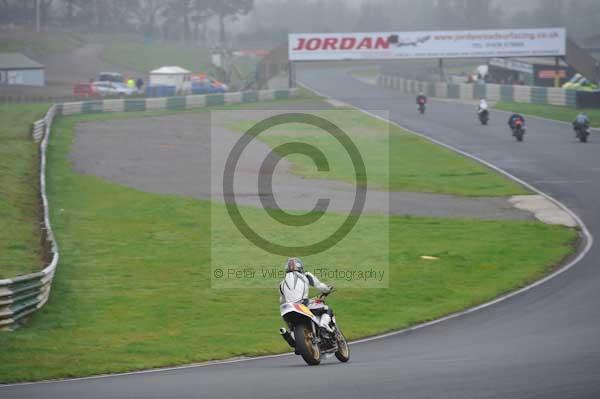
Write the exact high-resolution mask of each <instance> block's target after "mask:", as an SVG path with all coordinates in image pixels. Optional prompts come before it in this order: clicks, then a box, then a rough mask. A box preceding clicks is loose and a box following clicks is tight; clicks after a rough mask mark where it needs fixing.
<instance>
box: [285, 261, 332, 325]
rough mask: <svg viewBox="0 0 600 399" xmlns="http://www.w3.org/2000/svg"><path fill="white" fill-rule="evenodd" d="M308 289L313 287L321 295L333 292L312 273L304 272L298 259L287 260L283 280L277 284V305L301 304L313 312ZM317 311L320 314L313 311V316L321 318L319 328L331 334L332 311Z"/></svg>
mask: <svg viewBox="0 0 600 399" xmlns="http://www.w3.org/2000/svg"><path fill="white" fill-rule="evenodd" d="M309 287H315V288H316V289H317V290H319V291H320V292H321V293H322V294H329V293H331V292H332V291H333V287H332V286H328V285H326V284H323V283H322V282H320V281H319V279H318V278H316V277H315V276H314V275H313V274H312V273H309V272H306V271H304V265H303V264H302V261H301V260H300V259H299V258H289V259H288V261H287V264H286V266H285V278H284V279H283V281H282V282H281V283H280V284H279V294H280V295H279V303H281V304H284V303H290V302H293V303H302V304H304V305H306V306H308V308H309V309H311V310H313V309H312V308H311V306H312V305H313V304H314V302H313V301H311V300H309V298H308V290H309ZM319 310H322V312H320V311H316V310H313V314H315V316H317V317H319V316H320V317H321V327H322V328H324V329H326V330H327V331H328V332H333V329H332V326H331V322H332V320H333V311H332V310H331V309H330V308H329V307H328V306H324V307H320V309H319ZM320 313H322V314H320Z"/></svg>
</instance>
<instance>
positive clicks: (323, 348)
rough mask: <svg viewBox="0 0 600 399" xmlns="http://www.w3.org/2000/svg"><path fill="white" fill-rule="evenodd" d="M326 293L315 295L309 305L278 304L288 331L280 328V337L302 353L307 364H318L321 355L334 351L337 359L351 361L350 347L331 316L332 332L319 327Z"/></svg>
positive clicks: (299, 353) (297, 353) (297, 351)
mask: <svg viewBox="0 0 600 399" xmlns="http://www.w3.org/2000/svg"><path fill="white" fill-rule="evenodd" d="M325 297H326V295H325V294H322V295H321V296H319V297H317V298H314V299H313V300H312V301H311V302H310V304H309V306H306V305H304V304H302V303H295V302H294V303H291V302H290V303H284V304H282V305H281V307H280V312H281V317H282V318H283V320H284V321H285V322H286V323H287V325H288V327H289V331H288V330H287V329H285V328H281V329H280V330H279V333H280V334H281V336H282V338H283V339H284V340H285V341H286V342H287V343H288V345H289V346H290V347H292V348H293V349H294V352H295V353H296V355H301V356H302V358H303V359H304V361H305V362H306V363H307V364H308V365H309V366H316V365H318V364H319V363H321V356H322V355H325V356H327V355H331V354H334V355H335V357H336V358H337V359H338V360H339V361H340V362H344V363H345V362H347V361H348V360H350V349H349V347H348V343H347V342H346V338H345V337H344V335H343V334H342V331H341V330H340V328H339V327H338V325H337V323H336V321H335V316H333V317H332V323H331V324H332V325H331V328H332V330H333V332H329V331H327V330H326V329H325V328H323V327H321V324H320V321H321V319H320V316H321V315H322V314H323V313H324V312H325Z"/></svg>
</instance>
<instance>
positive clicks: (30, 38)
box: [0, 31, 83, 55]
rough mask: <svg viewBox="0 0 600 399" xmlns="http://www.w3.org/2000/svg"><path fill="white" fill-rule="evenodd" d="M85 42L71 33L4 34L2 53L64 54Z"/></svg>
mask: <svg viewBox="0 0 600 399" xmlns="http://www.w3.org/2000/svg"><path fill="white" fill-rule="evenodd" d="M82 44H83V41H82V40H81V39H80V38H79V37H78V36H77V35H73V34H70V33H61V32H43V33H35V32H22V31H19V32H4V33H1V34H0V52H1V53H4V52H26V53H34V54H39V55H41V54H53V53H64V52H68V51H71V50H74V49H76V48H77V47H79V46H81V45H82Z"/></svg>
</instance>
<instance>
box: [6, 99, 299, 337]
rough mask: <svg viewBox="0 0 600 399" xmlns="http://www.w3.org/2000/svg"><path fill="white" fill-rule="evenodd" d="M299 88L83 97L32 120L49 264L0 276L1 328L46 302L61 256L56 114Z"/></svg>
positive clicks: (171, 105) (149, 107)
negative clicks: (49, 179) (53, 216)
mask: <svg viewBox="0 0 600 399" xmlns="http://www.w3.org/2000/svg"><path fill="white" fill-rule="evenodd" d="M296 93H297V89H291V90H259V91H246V92H234V93H225V94H208V95H195V96H183V97H165V98H143V99H125V100H99V101H82V102H72V103H64V104H54V105H53V106H51V107H50V109H49V110H48V112H47V113H46V116H45V117H44V118H43V119H41V120H39V121H36V122H34V123H33V126H32V136H33V139H34V140H35V142H36V143H37V142H39V143H40V200H41V206H42V208H43V217H44V220H43V223H42V233H43V237H42V243H43V247H44V251H45V255H46V256H45V258H46V259H47V260H48V265H47V266H46V268H44V270H42V271H40V272H37V273H31V274H27V275H23V276H18V277H15V278H11V279H4V280H0V330H13V329H15V328H16V327H18V325H19V322H20V321H22V320H23V318H25V317H26V316H28V315H30V314H32V313H33V312H35V311H36V310H38V309H40V308H41V307H42V306H44V305H45V304H46V302H47V301H48V298H49V296H50V289H51V286H52V280H53V278H54V273H55V272H56V267H57V265H58V260H59V252H58V244H57V242H56V239H55V238H54V233H53V232H52V226H51V225H50V216H49V208H48V198H47V197H46V149H47V147H48V140H49V139H50V132H51V130H52V123H53V121H54V117H55V116H56V115H74V114H82V113H98V112H127V111H155V110H161V109H173V110H176V109H192V108H202V107H207V106H211V105H226V104H238V103H246V102H257V101H269V100H276V99H284V98H289V97H292V96H294V95H296Z"/></svg>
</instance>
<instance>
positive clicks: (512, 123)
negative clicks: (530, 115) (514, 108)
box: [508, 113, 525, 131]
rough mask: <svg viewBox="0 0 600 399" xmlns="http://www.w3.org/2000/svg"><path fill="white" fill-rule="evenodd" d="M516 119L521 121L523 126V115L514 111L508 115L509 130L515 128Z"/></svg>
mask: <svg viewBox="0 0 600 399" xmlns="http://www.w3.org/2000/svg"><path fill="white" fill-rule="evenodd" d="M517 121H521V124H522V126H525V118H524V117H523V115H520V114H517V113H514V114H512V115H511V116H510V118H508V126H509V127H510V130H512V131H514V130H515V128H516V125H517Z"/></svg>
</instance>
